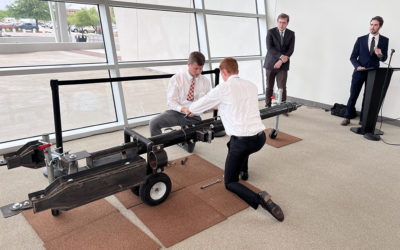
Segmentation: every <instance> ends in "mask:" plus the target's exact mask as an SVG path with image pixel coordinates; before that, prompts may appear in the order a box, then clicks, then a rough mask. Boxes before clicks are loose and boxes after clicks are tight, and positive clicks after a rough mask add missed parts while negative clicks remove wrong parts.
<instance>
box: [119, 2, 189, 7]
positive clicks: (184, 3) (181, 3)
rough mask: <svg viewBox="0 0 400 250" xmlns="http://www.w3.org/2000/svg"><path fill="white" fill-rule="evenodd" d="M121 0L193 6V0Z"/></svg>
mask: <svg viewBox="0 0 400 250" xmlns="http://www.w3.org/2000/svg"><path fill="white" fill-rule="evenodd" d="M120 1H121V2H130V3H145V4H158V5H168V6H177V7H186V8H191V7H193V0H168V1H165V0H120Z"/></svg>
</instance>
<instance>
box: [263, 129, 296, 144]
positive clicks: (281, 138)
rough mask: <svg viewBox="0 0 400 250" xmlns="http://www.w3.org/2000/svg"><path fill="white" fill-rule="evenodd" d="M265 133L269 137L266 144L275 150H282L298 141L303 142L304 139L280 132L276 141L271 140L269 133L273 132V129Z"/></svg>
mask: <svg viewBox="0 0 400 250" xmlns="http://www.w3.org/2000/svg"><path fill="white" fill-rule="evenodd" d="M264 131H265V134H266V135H267V141H266V142H265V143H266V144H268V145H270V146H273V147H275V148H280V147H283V146H286V145H289V144H292V143H295V142H298V141H301V140H302V139H300V138H298V137H295V136H292V135H289V134H286V133H283V132H282V131H280V130H279V131H278V135H277V136H276V138H275V139H271V138H269V136H268V134H269V131H271V128H268V129H266V130H264Z"/></svg>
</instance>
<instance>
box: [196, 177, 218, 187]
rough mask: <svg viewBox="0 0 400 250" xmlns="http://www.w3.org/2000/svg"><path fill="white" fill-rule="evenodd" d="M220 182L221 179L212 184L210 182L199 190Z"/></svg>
mask: <svg viewBox="0 0 400 250" xmlns="http://www.w3.org/2000/svg"><path fill="white" fill-rule="evenodd" d="M220 182H221V179H217V180H216V181H214V182H211V183H209V184H207V185H204V186H201V187H200V189H205V188H208V187H209V186H212V185H214V184H217V183H220Z"/></svg>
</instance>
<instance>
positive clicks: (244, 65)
mask: <svg viewBox="0 0 400 250" xmlns="http://www.w3.org/2000/svg"><path fill="white" fill-rule="evenodd" d="M238 64H239V76H240V77H241V78H243V79H246V80H249V81H251V82H253V83H255V84H256V85H257V88H258V94H259V95H261V94H263V93H264V85H263V74H264V73H263V70H262V67H261V61H239V62H238ZM216 67H219V63H213V68H216ZM219 79H220V81H221V82H223V81H224V80H223V79H222V77H221V76H220V78H219Z"/></svg>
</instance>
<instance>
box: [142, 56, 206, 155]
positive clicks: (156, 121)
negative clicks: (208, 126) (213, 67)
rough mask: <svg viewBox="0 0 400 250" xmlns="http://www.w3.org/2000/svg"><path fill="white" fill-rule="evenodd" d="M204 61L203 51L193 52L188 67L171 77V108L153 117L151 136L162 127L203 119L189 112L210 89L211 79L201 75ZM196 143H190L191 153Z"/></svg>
mask: <svg viewBox="0 0 400 250" xmlns="http://www.w3.org/2000/svg"><path fill="white" fill-rule="evenodd" d="M204 63H205V57H204V55H203V54H202V53H200V52H197V51H195V52H192V53H190V55H189V60H188V69H187V70H185V71H181V72H179V73H177V74H175V75H174V76H173V77H172V78H171V80H170V81H169V84H168V108H169V110H167V111H165V112H163V113H161V114H159V115H158V116H156V117H154V118H153V119H151V121H150V134H151V136H155V135H159V134H161V133H162V132H161V129H162V128H167V127H173V126H182V127H183V126H186V125H191V124H193V123H196V122H199V121H201V118H200V116H197V115H194V114H188V113H189V112H188V107H189V106H190V104H192V103H193V102H194V101H196V100H198V99H200V97H202V96H204V95H205V94H207V93H208V92H209V91H210V88H211V87H210V86H211V85H210V81H209V80H208V79H207V78H206V77H205V76H203V75H201V72H202V70H203V66H204ZM187 114H188V115H187ZM194 145H195V144H194V143H189V144H188V145H186V147H185V149H186V150H187V151H188V152H189V153H191V152H193V150H194Z"/></svg>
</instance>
